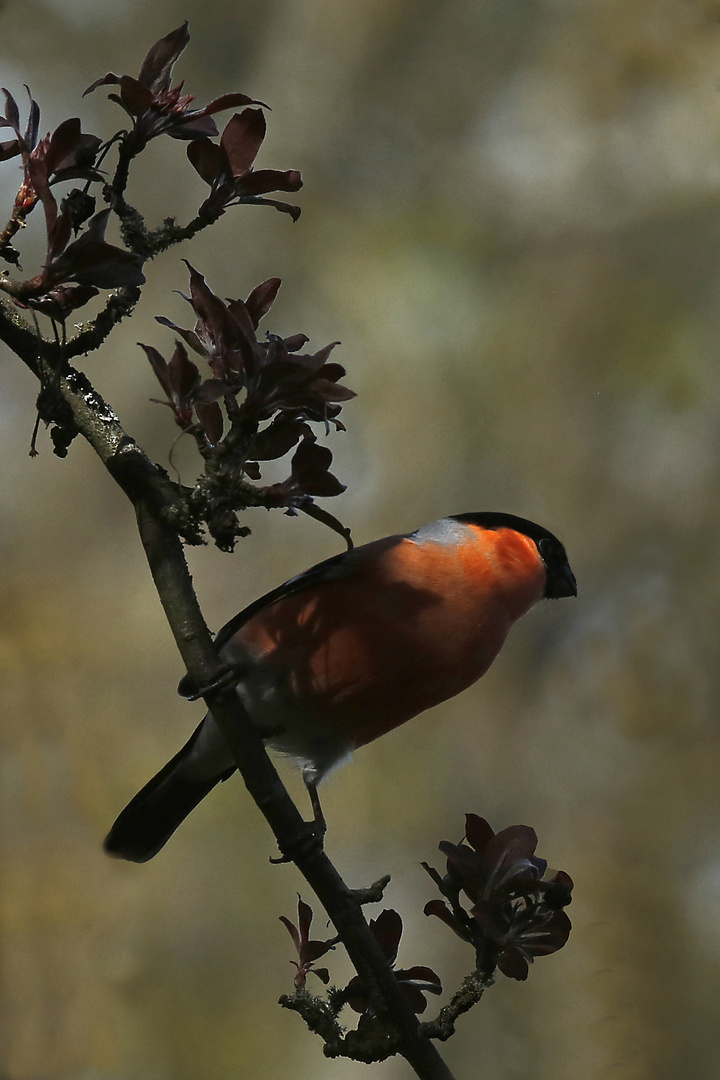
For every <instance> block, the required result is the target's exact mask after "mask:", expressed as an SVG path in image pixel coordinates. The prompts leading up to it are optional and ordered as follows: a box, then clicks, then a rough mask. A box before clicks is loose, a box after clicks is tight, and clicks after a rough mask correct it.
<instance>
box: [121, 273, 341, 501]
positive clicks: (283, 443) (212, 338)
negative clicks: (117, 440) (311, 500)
mask: <svg viewBox="0 0 720 1080" xmlns="http://www.w3.org/2000/svg"><path fill="white" fill-rule="evenodd" d="M187 265H188V268H189V270H190V296H189V297H185V299H186V300H187V301H188V303H189V304H190V306H191V307H192V309H193V311H194V313H195V316H196V322H195V326H194V327H193V328H192V329H185V328H183V327H180V326H178V325H177V324H176V323H174V322H171V321H170V320H169V319H166V318H163V317H159V318H158V322H160V323H162V324H163V325H165V326H169V327H170V328H171V329H172V330H174V331H175V332H176V333H177V334H178V335H179V336H180V337H181V338H182V339H183V341H184V342H185V343H186V344H187V345H188V346H189V347H190V348H191V349H192V350H193V352H194V353H196V355H198V356H201V357H202V358H203V359H204V360H206V361H207V363H208V366H209V368H210V372H211V377H210V378H207V379H204V380H203V378H202V377H201V375H200V373H199V371H198V368H197V367H196V365H195V364H194V363H193V361H192V360H190V359H189V357H188V354H187V351H186V349H185V347H184V346H183V344H182V343H181V342H178V343H177V345H176V348H175V352H174V354H173V356H172V359H171V360H170V362H169V363H166V362H165V360H164V359H163V357H162V356H161V355H160V353H158V351H157V350H156V349H154V348H152V346H149V345H143V346H142V348H144V349H145V352H146V354H147V356H148V359H149V360H150V363H151V364H152V367H153V370H154V372H155V374H156V375H157V378H158V380H159V382H160V384H161V386H162V387H163V390H164V391H165V393H166V395H167V399H166V401H165V402H164V403H163V404H166V405H168V406H169V407H170V408H171V409H172V410H173V412H174V414H175V420H176V423H177V424H178V425H179V426H180V427H181V428H182V429H183V430H185V431H187V430H190V429H193V430H194V431H195V432H196V434H197V433H199V432H201V433H202V434H201V442H200V446H201V450H203V452H204V453H205V454H206V455H207V453H209V452H211V451H213V450H215V449H217V453H218V454H219V455H220V457H223V456H225V455H229V454H232V456H233V462H234V467H235V469H236V472H237V473H239V474H244V475H246V476H248V477H249V478H250V479H253V480H258V479H260V476H261V470H260V462H262V461H270V460H273V459H276V458H280V457H283V456H284V455H285V454H286V453H288V452H289V451H290V450H292V448H293V447H294V446H296V445H297V444H298V442H300V446H299V447H298V449H297V451H296V452H295V454H294V456H293V458H292V465H291V473H290V476H289V477H288V479H287V480H285V481H282V482H281V483H278V484H273V485H271V486H270V487H267V488H264V489H263V501H264V503H265V505H268V506H286V507H290V508H292V507H294V506H298V505H301V504H302V501H303V500H304V499H305V498H306V497H307V496H317V495H321V496H328V495H339V494H340V492H342V491H344V490H345V489H344V486H343V485H342V484H341V483H340V482H339V481H338V480H337V479H336V477H334V476H333V475H332V473H330V472H329V471H328V469H329V466H330V463H331V461H332V454H331V452H330V451H329V450H328V449H327V448H326V447H322V446H318V445H317V443H316V442H315V436H314V434H313V432H312V430H311V428H310V427H309V425H308V421H313V420H314V421H323V422H325V423H327V422H328V421H330V420H332V422H333V423H334V424H335V425H336V426H337V427H339V428H342V424H341V423H340V421H339V420H337V415H338V413H339V412H340V410H341V408H342V406H341V404H340V403H341V402H343V401H347V400H349V399H350V398H352V397H354V396H355V395H354V393H353V391H352V390H350V389H348V387H346V386H341V385H340V384H339V380H340V379H341V378H343V376H344V375H345V369H344V368H343V367H341V365H340V364H336V363H331V362H330V361H329V359H328V358H329V356H330V353H331V351H332V349H333V348H334V347H335V345H336V344H337V342H333V344H331V345H327V346H326V347H325V348H323V349H320V350H319V352H317V353H301V352H300V351H299V350H300V349H301V348H302V347H303V345H304V344H305V343H306V342H307V340H308V339H307V338H306V337H305V335H304V334H296V335H295V336H293V337H290V338H284V339H283V338H280V337H277V336H276V335H274V334H268V335H267V337H266V339H265V340H264V341H258V338H257V333H256V331H257V327H258V323H259V321H260V319H262V317H263V316H264V315H265V314H266V313H267V312H268V311H269V309H270V307H271V305H272V303H273V301H274V300H275V297H276V295H277V292H278V289H279V288H280V280H279V278H270V279H269V280H268V281H264V282H263V283H262V284H261V285H258V286H257V287H256V288H255V289H253V291H252V292H251V293H250V295H249V296H248V298H247V299H246V300H244V301H243V300H229V301H227V302H225V301H223V300H221V299H220V298H219V297H218V296H216V295H215V294H214V293H213V292H212V290H211V289H210V288H209V287H208V285H207V284H206V282H205V278H204V277H203V276H202V274H200V273H198V272H197V270H195V269H194V268H193V267H192V266H190V264H189V263H188V264H187ZM220 400H223V401H224V403H225V409H226V417H224V416H223V412H222V409H221V407H220V404H219V403H220ZM226 419H227V421H228V423H229V429H228V431H227V433H226V434H225V437H224V438H223V433H224V431H225V426H226ZM266 421H270V423H268V424H266V426H263V427H262V428H261V427H260V425H261V424H264V423H265V422H266ZM301 440H302V441H301ZM203 443H204V445H203Z"/></svg>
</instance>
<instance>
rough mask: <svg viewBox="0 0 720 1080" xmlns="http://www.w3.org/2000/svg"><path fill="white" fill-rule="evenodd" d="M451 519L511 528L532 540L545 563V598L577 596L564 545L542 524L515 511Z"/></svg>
mask: <svg viewBox="0 0 720 1080" xmlns="http://www.w3.org/2000/svg"><path fill="white" fill-rule="evenodd" d="M454 519H455V521H467V522H468V523H469V524H472V525H480V526H482V528H484V529H515V531H516V532H520V533H523V535H524V536H528V537H529V538H530V539H531V540H534V541H535V543H536V545H537V549H538V551H539V553H540V557H541V559H542V561H543V562H544V564H545V577H546V581H545V593H544V595H545V598H546V599H548V600H559V599H560V598H561V597H563V596H577V582H576V581H575V575H574V574H573V572H572V570H571V569H570V564H569V563H568V558H567V555H566V554H565V548H564V547H563V545H562V544H561V543H560V541H559V540H558V538H557V536H553V534H552V533H551V532H549V531H548V530H547V529H544V528H543V527H542V525H536V524H535V522H534V521H528V520H527V518H521V517H516V516H515V514H498V513H493V512H492V511H488V512H487V513H479V514H456V515H454Z"/></svg>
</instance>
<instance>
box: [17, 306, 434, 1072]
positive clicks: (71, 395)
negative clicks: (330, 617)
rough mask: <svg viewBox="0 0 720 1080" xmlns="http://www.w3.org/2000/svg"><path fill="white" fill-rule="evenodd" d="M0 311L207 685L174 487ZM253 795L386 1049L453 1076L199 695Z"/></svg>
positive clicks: (240, 720) (307, 837)
mask: <svg viewBox="0 0 720 1080" xmlns="http://www.w3.org/2000/svg"><path fill="white" fill-rule="evenodd" d="M12 316H13V313H12V312H11V311H9V310H8V309H7V308H4V309H3V310H2V311H0V339H2V340H3V341H5V342H6V344H7V345H8V346H9V347H10V348H11V349H13V351H15V352H16V353H17V355H18V356H20V358H21V359H22V360H23V361H24V362H25V363H26V364H27V366H28V367H29V368H30V370H31V371H33V372H34V374H35V375H36V376H37V377H38V378H39V379H40V381H41V383H42V384H43V386H45V385H46V384H47V383H49V382H51V381H53V380H54V381H55V383H56V388H57V390H58V391H59V393H60V395H61V396H62V398H63V400H64V402H65V403H66V404H67V406H68V407H69V409H70V412H71V415H72V421H73V423H74V425H75V427H76V428H77V431H78V432H79V433H80V434H81V435H83V437H84V438H85V439H86V440H87V441H88V442H89V443H90V445H91V446H92V447H93V449H94V450H95V452H96V453H97V454H98V456H99V458H100V460H101V461H102V462H103V464H104V465H105V466H106V468H107V469H108V471H109V472H110V474H111V475H112V477H113V478H114V479H115V480H116V481H117V483H118V484H119V485H120V486H121V487H122V489H123V491H124V492H125V493H126V495H127V496H128V497H129V499H130V500H131V502H132V503H133V506H134V508H135V513H136V517H137V522H138V529H139V532H140V538H141V541H142V544H143V548H144V550H145V554H146V556H147V560H148V564H149V567H150V572H151V574H152V577H153V581H154V583H155V587H156V589H157V592H158V596H159V598H160V602H161V603H162V606H163V608H164V610H165V614H166V616H167V619H168V622H169V624H170V628H171V630H172V633H173V635H174V637H175V642H176V644H177V647H178V650H179V652H180V655H181V656H182V659H183V662H184V664H185V666H186V668H187V671H188V674H189V675H190V677H191V679H192V681H193V682H194V683H195V684H196V685H197V686H201V687H203V686H204V687H210V686H212V685H213V684H214V683H216V682H217V681H218V680H220V679H221V676H222V674H223V672H224V668H223V665H222V664H221V662H220V660H219V658H218V656H217V654H216V652H215V649H214V647H213V643H212V637H211V635H210V631H209V630H208V628H207V625H206V623H205V620H204V618H203V615H202V612H201V610H200V607H199V604H198V601H197V597H196V595H195V592H194V589H193V586H192V579H191V577H190V573H189V571H188V567H187V563H186V561H185V555H184V552H183V547H182V543H181V541H180V539H179V536H178V528H177V520H176V519H177V517H178V516H179V515H181V514H182V507H183V503H182V500H181V498H180V497H179V494H178V489H177V487H176V485H174V484H173V483H172V482H171V481H170V480H169V478H168V477H167V476H166V475H165V474H164V473H163V472H162V470H161V469H159V468H158V466H156V465H154V464H153V463H152V462H151V461H150V459H149V458H148V457H147V456H146V455H145V453H144V452H143V451H142V450H141V449H140V447H138V446H137V444H136V443H135V442H134V440H133V439H132V438H131V437H130V436H129V435H128V434H127V433H126V432H125V431H124V429H123V427H122V425H121V424H120V421H119V420H118V418H117V417H116V416H115V414H114V413H113V411H112V410H111V409H110V408H109V407H108V406H107V404H106V403H105V402H104V401H103V399H102V397H101V396H100V395H99V394H98V393H97V392H96V391H95V390H94V389H93V387H92V386H91V384H90V382H89V381H88V379H87V378H86V376H85V375H83V374H82V373H80V372H77V371H74V370H73V369H72V368H70V367H69V365H67V364H66V363H65V360H64V353H63V350H62V347H61V346H59V345H56V344H54V343H51V342H46V341H43V340H42V339H41V338H39V337H38V336H37V335H36V334H34V333H33V332H32V331H31V330H30V328H29V327H28V326H27V324H25V323H24V320H22V319H20V318H19V317H17V318H13V317H12ZM205 701H206V702H207V705H208V708H210V709H211V710H212V713H213V716H214V717H215V720H216V721H217V723H218V725H219V727H220V730H221V731H222V733H223V736H224V738H225V740H226V742H227V744H228V746H229V747H230V750H231V752H232V754H233V757H234V758H235V760H236V762H237V765H238V768H239V770H240V772H241V774H242V777H243V780H244V781H245V785H246V787H247V789H248V791H249V792H250V795H251V796H252V798H253V799H254V800H255V802H256V804H257V806H258V808H259V809H260V811H261V812H262V814H263V815H264V817H265V818H266V820H267V822H268V824H269V825H270V827H271V829H272V830H273V833H274V834H275V837H276V839H277V842H278V846H279V848H280V851H281V852H282V854H283V856H284V857H285V858H287V859H288V860H291V861H293V862H294V863H295V864H296V866H297V867H298V869H299V870H300V872H301V873H302V875H303V876H304V877H305V879H306V881H307V882H308V883H309V884H310V886H311V887H312V889H313V890H314V891H315V893H316V894H317V896H318V898H319V899H320V901H321V903H322V904H323V906H324V908H325V910H326V912H327V914H328V916H329V917H330V919H331V920H332V922H333V925H334V926H335V928H336V930H337V932H338V934H339V935H340V937H341V938H342V941H343V944H344V945H345V947H346V949H347V952H348V955H349V956H350V959H351V960H352V962H353V964H354V966H355V968H356V970H357V972H358V975H359V976H360V978H361V979H362V980H363V982H364V983H365V984H366V985H367V986H368V987H369V988H370V997H371V1001H372V1002H373V1006H374V1011H375V1012H376V1015H377V1016H378V1017H379V1019H380V1020H381V1021H382V1023H383V1024H384V1025H385V1026H386V1027H387V1029H388V1031H389V1033H390V1035H389V1046H388V1050H389V1052H390V1053H393V1052H398V1053H400V1054H401V1055H402V1056H403V1057H405V1058H406V1060H407V1061H408V1062H409V1064H410V1065H412V1067H413V1069H414V1070H415V1072H416V1074H417V1076H419V1077H421V1078H422V1080H452V1073H451V1072H450V1070H449V1069H448V1068H447V1066H446V1065H445V1062H444V1061H443V1060H442V1058H441V1057H440V1055H439V1053H438V1051H437V1049H436V1048H435V1046H433V1044H432V1043H431V1042H430V1041H429V1040H428V1039H427V1038H426V1037H425V1036H424V1035H422V1034H421V1033H420V1030H419V1023H418V1020H417V1017H416V1015H415V1013H414V1012H413V1010H412V1008H411V1006H410V1004H409V1002H408V1000H407V998H406V997H405V995H404V993H403V990H402V988H401V986H400V984H399V983H398V981H397V980H396V978H395V976H394V974H393V972H392V970H391V969H390V967H389V966H388V963H387V961H386V959H385V956H384V954H383V952H382V949H381V947H380V945H379V944H378V942H377V940H376V938H375V937H374V935H373V934H372V933H371V932H370V929H369V927H368V925H367V922H366V920H365V918H364V916H363V913H362V906H361V904H362V901H363V900H364V899H365V896H364V894H363V892H362V891H361V892H359V893H355V892H354V891H353V890H351V889H350V888H349V887H348V886H347V885H346V884H345V882H344V881H343V879H342V878H341V876H340V875H339V873H338V872H337V870H336V869H335V867H334V865H333V864H332V863H331V861H330V859H329V858H328V857H327V855H326V854H325V852H324V851H323V850H322V848H321V846H320V845H319V843H318V841H317V839H316V836H315V832H314V829H313V826H312V825H309V824H308V823H306V822H305V821H304V820H303V818H302V816H301V815H300V812H299V811H298V809H297V807H296V806H295V804H294V803H293V801H292V800H291V798H290V796H289V795H288V793H287V791H286V789H285V787H284V786H283V784H282V782H281V780H280V778H279V776H278V774H277V771H276V769H275V767H274V766H273V764H272V762H271V761H270V759H269V757H268V755H267V753H266V751H265V747H264V744H263V741H262V737H261V735H260V733H259V732H258V730H257V728H256V727H255V726H254V725H253V723H252V721H251V719H250V717H249V716H248V714H247V712H246V711H245V709H244V708H243V706H242V704H241V702H240V699H239V697H238V695H237V694H236V693H235V691H234V690H233V689H216V690H209V691H208V692H207V693H206V694H205Z"/></svg>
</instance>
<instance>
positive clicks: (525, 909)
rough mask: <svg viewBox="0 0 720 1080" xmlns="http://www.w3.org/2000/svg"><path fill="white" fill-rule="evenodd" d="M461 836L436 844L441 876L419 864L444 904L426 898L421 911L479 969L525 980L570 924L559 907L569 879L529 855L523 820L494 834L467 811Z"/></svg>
mask: <svg viewBox="0 0 720 1080" xmlns="http://www.w3.org/2000/svg"><path fill="white" fill-rule="evenodd" d="M465 838H466V840H467V843H466V844H451V843H449V842H448V841H443V842H442V843H441V844H440V851H442V853H443V854H444V855H445V856H446V858H447V873H446V875H445V877H441V876H440V875H439V874H438V872H437V871H436V870H434V869H432V868H431V867H429V866H428V865H427V864H426V863H423V866H424V867H425V869H426V870H427V872H428V873H429V874H430V876H431V877H432V879H433V881H435V883H436V884H437V885H438V887H439V889H440V891H441V892H442V894H443V895H444V896H445V897H446V898H447V900H448V901H449V906H448V905H447V904H445V903H444V902H443V901H442V900H431V901H430V902H429V903H428V904H426V906H425V914H426V915H436V916H437V917H438V918H440V919H442V921H443V922H444V923H446V924H447V925H448V926H449V927H450V928H451V930H454V932H455V933H456V934H457V935H458V937H460V938H462V939H463V941H468V942H470V943H471V944H472V945H473V946H474V947H475V949H476V952H477V954H478V966H479V967H481V966H484V965H487V964H488V963H489V964H490V965H493V966H494V965H495V964H497V966H498V968H499V969H500V971H502V973H503V974H504V975H507V976H508V977H509V978H511V979H519V980H524V979H527V976H528V965H529V964H531V963H532V962H533V960H534V959H535V957H536V956H545V955H546V954H548V953H552V952H557V950H558V949H561V948H562V947H563V945H564V944H565V942H566V941H567V939H568V935H569V933H570V929H571V923H570V920H569V918H568V917H567V915H566V914H565V912H564V911H563V910H562V909H563V908H564V907H566V906H567V905H568V904H569V903H570V899H571V892H572V887H573V883H572V880H571V879H570V877H569V876H568V875H567V874H566V873H564V872H563V871H562V870H559V871H557V872H555V873H554V874H551V875H549V876H548V874H547V863H546V862H545V860H544V859H539V858H537V857H536V855H535V848H536V846H537V836H536V835H535V832H534V830H533V829H530V828H528V827H527V826H525V825H513V826H511V827H510V828H508V829H503V830H502V831H501V832H499V833H494V832H493V830H492V829H491V827H490V826H489V825H488V823H487V821H485V819H484V818H481V817H478V816H477V815H476V814H468V815H467V817H466V832H465ZM461 892H462V893H464V894H465V896H466V897H467V898H468V899H469V900H470V902H471V904H472V907H471V908H470V909H469V910H466V909H465V908H464V907H463V906H462V904H461V903H460V894H461Z"/></svg>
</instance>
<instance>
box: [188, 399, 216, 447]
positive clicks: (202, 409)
mask: <svg viewBox="0 0 720 1080" xmlns="http://www.w3.org/2000/svg"><path fill="white" fill-rule="evenodd" d="M195 414H196V416H197V418H198V421H199V423H200V427H201V428H202V429H203V431H204V432H205V435H206V437H207V440H208V442H209V443H210V445H211V446H217V444H218V443H219V442H220V440H221V439H222V435H223V414H222V409H221V408H220V406H219V405H218V403H217V401H210V402H205V401H196V402H195Z"/></svg>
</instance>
